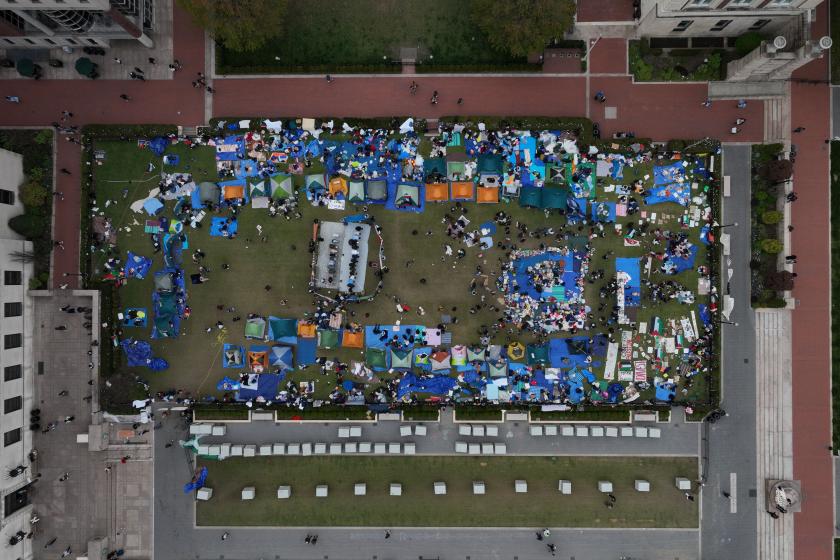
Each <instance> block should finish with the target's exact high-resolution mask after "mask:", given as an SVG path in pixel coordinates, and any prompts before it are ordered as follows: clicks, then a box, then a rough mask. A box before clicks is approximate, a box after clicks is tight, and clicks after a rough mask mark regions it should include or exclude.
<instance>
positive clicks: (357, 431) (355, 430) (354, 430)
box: [350, 426, 362, 437]
mask: <svg viewBox="0 0 840 560" xmlns="http://www.w3.org/2000/svg"><path fill="white" fill-rule="evenodd" d="M350 437H362V427H361V426H350Z"/></svg>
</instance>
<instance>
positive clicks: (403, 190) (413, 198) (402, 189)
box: [394, 183, 420, 208]
mask: <svg viewBox="0 0 840 560" xmlns="http://www.w3.org/2000/svg"><path fill="white" fill-rule="evenodd" d="M394 204H395V205H396V206H397V208H402V207H405V206H413V207H415V208H418V207H419V206H420V189H418V188H417V186H415V185H407V184H405V183H400V184H399V185H397V192H396V194H395V195H394Z"/></svg>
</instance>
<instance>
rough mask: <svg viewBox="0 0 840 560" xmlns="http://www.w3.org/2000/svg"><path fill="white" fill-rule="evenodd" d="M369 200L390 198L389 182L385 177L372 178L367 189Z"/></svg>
mask: <svg viewBox="0 0 840 560" xmlns="http://www.w3.org/2000/svg"><path fill="white" fill-rule="evenodd" d="M365 193H366V196H367V198H368V200H375V201H382V200H386V199H387V198H388V183H386V182H385V179H371V180H370V181H368V182H367V188H366V189H365Z"/></svg>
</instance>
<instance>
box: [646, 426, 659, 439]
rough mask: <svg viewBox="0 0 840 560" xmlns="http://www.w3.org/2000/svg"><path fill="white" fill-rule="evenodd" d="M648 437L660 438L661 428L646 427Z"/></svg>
mask: <svg viewBox="0 0 840 560" xmlns="http://www.w3.org/2000/svg"><path fill="white" fill-rule="evenodd" d="M648 437H652V438H661V437H662V430H661V429H660V428H648Z"/></svg>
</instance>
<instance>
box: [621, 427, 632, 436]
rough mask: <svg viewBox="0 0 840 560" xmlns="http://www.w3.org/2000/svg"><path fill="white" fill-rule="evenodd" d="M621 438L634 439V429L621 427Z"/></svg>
mask: <svg viewBox="0 0 840 560" xmlns="http://www.w3.org/2000/svg"><path fill="white" fill-rule="evenodd" d="M621 437H633V427H632V426H622V427H621Z"/></svg>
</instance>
